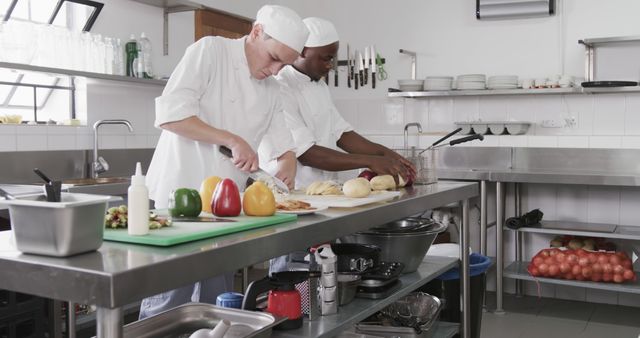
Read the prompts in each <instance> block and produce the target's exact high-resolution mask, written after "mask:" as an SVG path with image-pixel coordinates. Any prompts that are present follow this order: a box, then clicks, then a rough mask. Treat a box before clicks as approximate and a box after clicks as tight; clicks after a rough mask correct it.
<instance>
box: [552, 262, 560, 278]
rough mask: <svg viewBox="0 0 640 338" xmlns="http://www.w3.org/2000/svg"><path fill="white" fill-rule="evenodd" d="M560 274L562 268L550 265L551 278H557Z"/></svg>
mask: <svg viewBox="0 0 640 338" xmlns="http://www.w3.org/2000/svg"><path fill="white" fill-rule="evenodd" d="M559 273H560V268H559V267H558V266H557V265H556V264H552V265H549V276H551V277H555V276H557V275H558V274H559Z"/></svg>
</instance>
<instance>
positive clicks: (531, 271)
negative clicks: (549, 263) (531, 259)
mask: <svg viewBox="0 0 640 338" xmlns="http://www.w3.org/2000/svg"><path fill="white" fill-rule="evenodd" d="M527 270H528V271H529V274H530V275H531V276H534V277H538V276H540V271H539V270H538V268H536V267H533V266H532V267H529V269H527Z"/></svg>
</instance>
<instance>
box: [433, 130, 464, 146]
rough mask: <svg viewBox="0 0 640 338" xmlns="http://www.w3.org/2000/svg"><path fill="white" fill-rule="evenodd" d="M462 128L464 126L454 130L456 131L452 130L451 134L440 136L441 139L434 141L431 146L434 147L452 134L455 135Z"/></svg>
mask: <svg viewBox="0 0 640 338" xmlns="http://www.w3.org/2000/svg"><path fill="white" fill-rule="evenodd" d="M461 130H462V128H456V130H454V131H452V132H450V133H449V134H447V135H445V136H443V137H442V138H440V139H439V140H437V141H435V142H433V143H432V144H431V146H432V147H435V146H437V145H438V144H440V143H441V142H442V141H444V140H446V139H448V138H449V137H451V136H453V135H455V134H457V133H458V132H459V131H461Z"/></svg>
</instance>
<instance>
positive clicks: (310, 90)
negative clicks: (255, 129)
mask: <svg viewBox="0 0 640 338" xmlns="http://www.w3.org/2000/svg"><path fill="white" fill-rule="evenodd" d="M276 79H277V80H278V82H279V83H280V85H281V92H282V106H283V109H284V113H285V121H286V124H287V128H288V129H289V130H290V131H291V134H292V136H293V140H294V142H295V145H296V157H299V156H300V155H302V154H304V153H305V152H306V151H307V150H309V148H311V146H313V145H318V146H322V147H326V148H329V149H333V150H339V148H338V146H337V145H336V142H338V140H339V139H340V137H341V136H342V134H343V133H345V132H348V131H352V130H353V128H352V127H351V125H350V124H349V123H348V122H347V121H345V120H344V118H343V117H342V115H340V112H338V109H337V108H336V106H335V105H334V104H333V100H332V99H331V93H330V92H329V87H328V86H327V84H326V83H325V82H324V81H311V78H309V77H308V76H307V75H305V74H303V73H301V72H299V71H298V70H296V69H295V68H294V67H293V66H286V67H284V68H283V69H282V70H281V71H280V73H278V75H277V76H276ZM276 141H277V140H272V138H271V137H269V138H265V141H264V142H263V144H261V145H260V151H259V154H260V158H261V159H263V158H264V159H265V161H267V160H268V157H269V156H270V155H269V153H270V152H269V151H268V149H271V148H272V147H273V146H272V145H270V143H275V142H276ZM275 167H276V163H275V161H271V162H270V163H269V165H268V166H267V168H265V169H267V170H268V171H270V172H274V171H275ZM336 178H337V173H335V172H329V171H324V170H321V169H316V168H312V167H308V166H304V165H302V164H300V162H299V161H298V170H297V173H296V188H298V189H300V188H303V187H307V186H308V185H309V184H311V183H313V182H314V181H319V180H328V179H332V180H335V179H336Z"/></svg>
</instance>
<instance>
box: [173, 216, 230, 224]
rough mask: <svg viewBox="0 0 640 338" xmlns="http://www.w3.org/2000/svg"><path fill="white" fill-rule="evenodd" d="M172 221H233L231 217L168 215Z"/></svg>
mask: <svg viewBox="0 0 640 338" xmlns="http://www.w3.org/2000/svg"><path fill="white" fill-rule="evenodd" d="M169 219H170V220H171V221H172V222H187V223H197V222H209V223H211V222H235V220H232V219H226V218H218V217H169Z"/></svg>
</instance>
